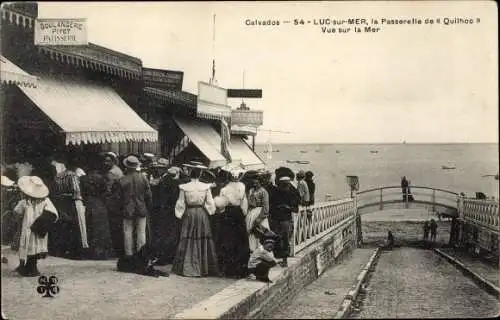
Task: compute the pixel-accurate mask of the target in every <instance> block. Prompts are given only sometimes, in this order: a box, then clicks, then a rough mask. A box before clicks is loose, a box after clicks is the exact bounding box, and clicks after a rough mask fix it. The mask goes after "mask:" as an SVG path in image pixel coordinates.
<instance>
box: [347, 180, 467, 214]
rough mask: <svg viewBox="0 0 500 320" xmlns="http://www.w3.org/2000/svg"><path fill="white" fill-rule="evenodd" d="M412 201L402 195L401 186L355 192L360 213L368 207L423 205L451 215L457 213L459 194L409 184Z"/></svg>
mask: <svg viewBox="0 0 500 320" xmlns="http://www.w3.org/2000/svg"><path fill="white" fill-rule="evenodd" d="M410 191H411V195H412V197H413V201H410V199H409V197H404V195H403V192H402V190H401V186H386V187H379V188H373V189H368V190H363V191H360V192H358V193H357V195H356V198H357V202H358V210H359V211H361V213H364V212H363V211H365V212H368V211H369V210H370V209H371V210H372V211H373V209H375V210H384V208H385V207H387V206H393V205H399V206H402V207H404V208H411V207H415V206H420V207H421V206H424V207H425V208H426V209H428V210H429V211H432V212H440V213H445V214H448V215H451V216H456V215H458V213H457V203H458V198H459V195H458V193H456V192H453V191H449V190H444V189H439V188H432V187H425V186H410Z"/></svg>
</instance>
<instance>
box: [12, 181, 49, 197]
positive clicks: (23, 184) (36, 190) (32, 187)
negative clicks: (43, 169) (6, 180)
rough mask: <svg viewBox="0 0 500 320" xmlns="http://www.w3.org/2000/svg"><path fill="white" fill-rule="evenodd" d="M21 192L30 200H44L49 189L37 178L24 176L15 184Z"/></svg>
mask: <svg viewBox="0 0 500 320" xmlns="http://www.w3.org/2000/svg"><path fill="white" fill-rule="evenodd" d="M17 185H18V186H19V189H21V191H22V192H23V193H24V194H26V195H28V196H30V197H32V198H45V197H47V196H48V195H49V188H47V186H46V185H45V184H44V183H43V181H42V179H40V178H39V177H37V176H24V177H21V178H19V181H18V182H17Z"/></svg>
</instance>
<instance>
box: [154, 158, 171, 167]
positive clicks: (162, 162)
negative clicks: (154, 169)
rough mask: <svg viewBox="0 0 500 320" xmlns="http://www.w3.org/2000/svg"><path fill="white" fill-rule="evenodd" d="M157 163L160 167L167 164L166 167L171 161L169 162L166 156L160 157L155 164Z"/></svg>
mask: <svg viewBox="0 0 500 320" xmlns="http://www.w3.org/2000/svg"><path fill="white" fill-rule="evenodd" d="M155 165H156V166H158V167H162V166H166V167H168V165H169V163H168V160H167V159H165V158H160V159H158V160H157V161H156V164H155Z"/></svg>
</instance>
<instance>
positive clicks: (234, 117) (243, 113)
mask: <svg viewBox="0 0 500 320" xmlns="http://www.w3.org/2000/svg"><path fill="white" fill-rule="evenodd" d="M263 123H264V112H263V111H262V110H241V109H236V110H231V124H233V125H238V126H254V127H258V126H261V125H262V124H263Z"/></svg>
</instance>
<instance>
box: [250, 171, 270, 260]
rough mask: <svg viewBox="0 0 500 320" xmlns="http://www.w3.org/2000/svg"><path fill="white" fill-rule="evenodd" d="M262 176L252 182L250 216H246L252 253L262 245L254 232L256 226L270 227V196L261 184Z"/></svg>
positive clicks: (268, 228)
mask: <svg viewBox="0 0 500 320" xmlns="http://www.w3.org/2000/svg"><path fill="white" fill-rule="evenodd" d="M259 179H260V175H258V176H256V177H254V178H253V179H252V181H251V184H252V187H251V188H250V190H249V192H248V214H247V216H246V219H245V220H246V225H247V232H248V241H249V245H250V251H252V252H253V251H254V250H255V249H257V248H258V247H259V245H260V241H259V238H258V236H257V235H256V234H255V232H254V231H253V230H254V228H255V226H257V225H260V226H262V227H264V228H266V229H267V230H271V228H270V227H269V221H268V215H269V194H268V193H267V191H266V189H264V188H263V187H262V185H261V183H260V180H259Z"/></svg>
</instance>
